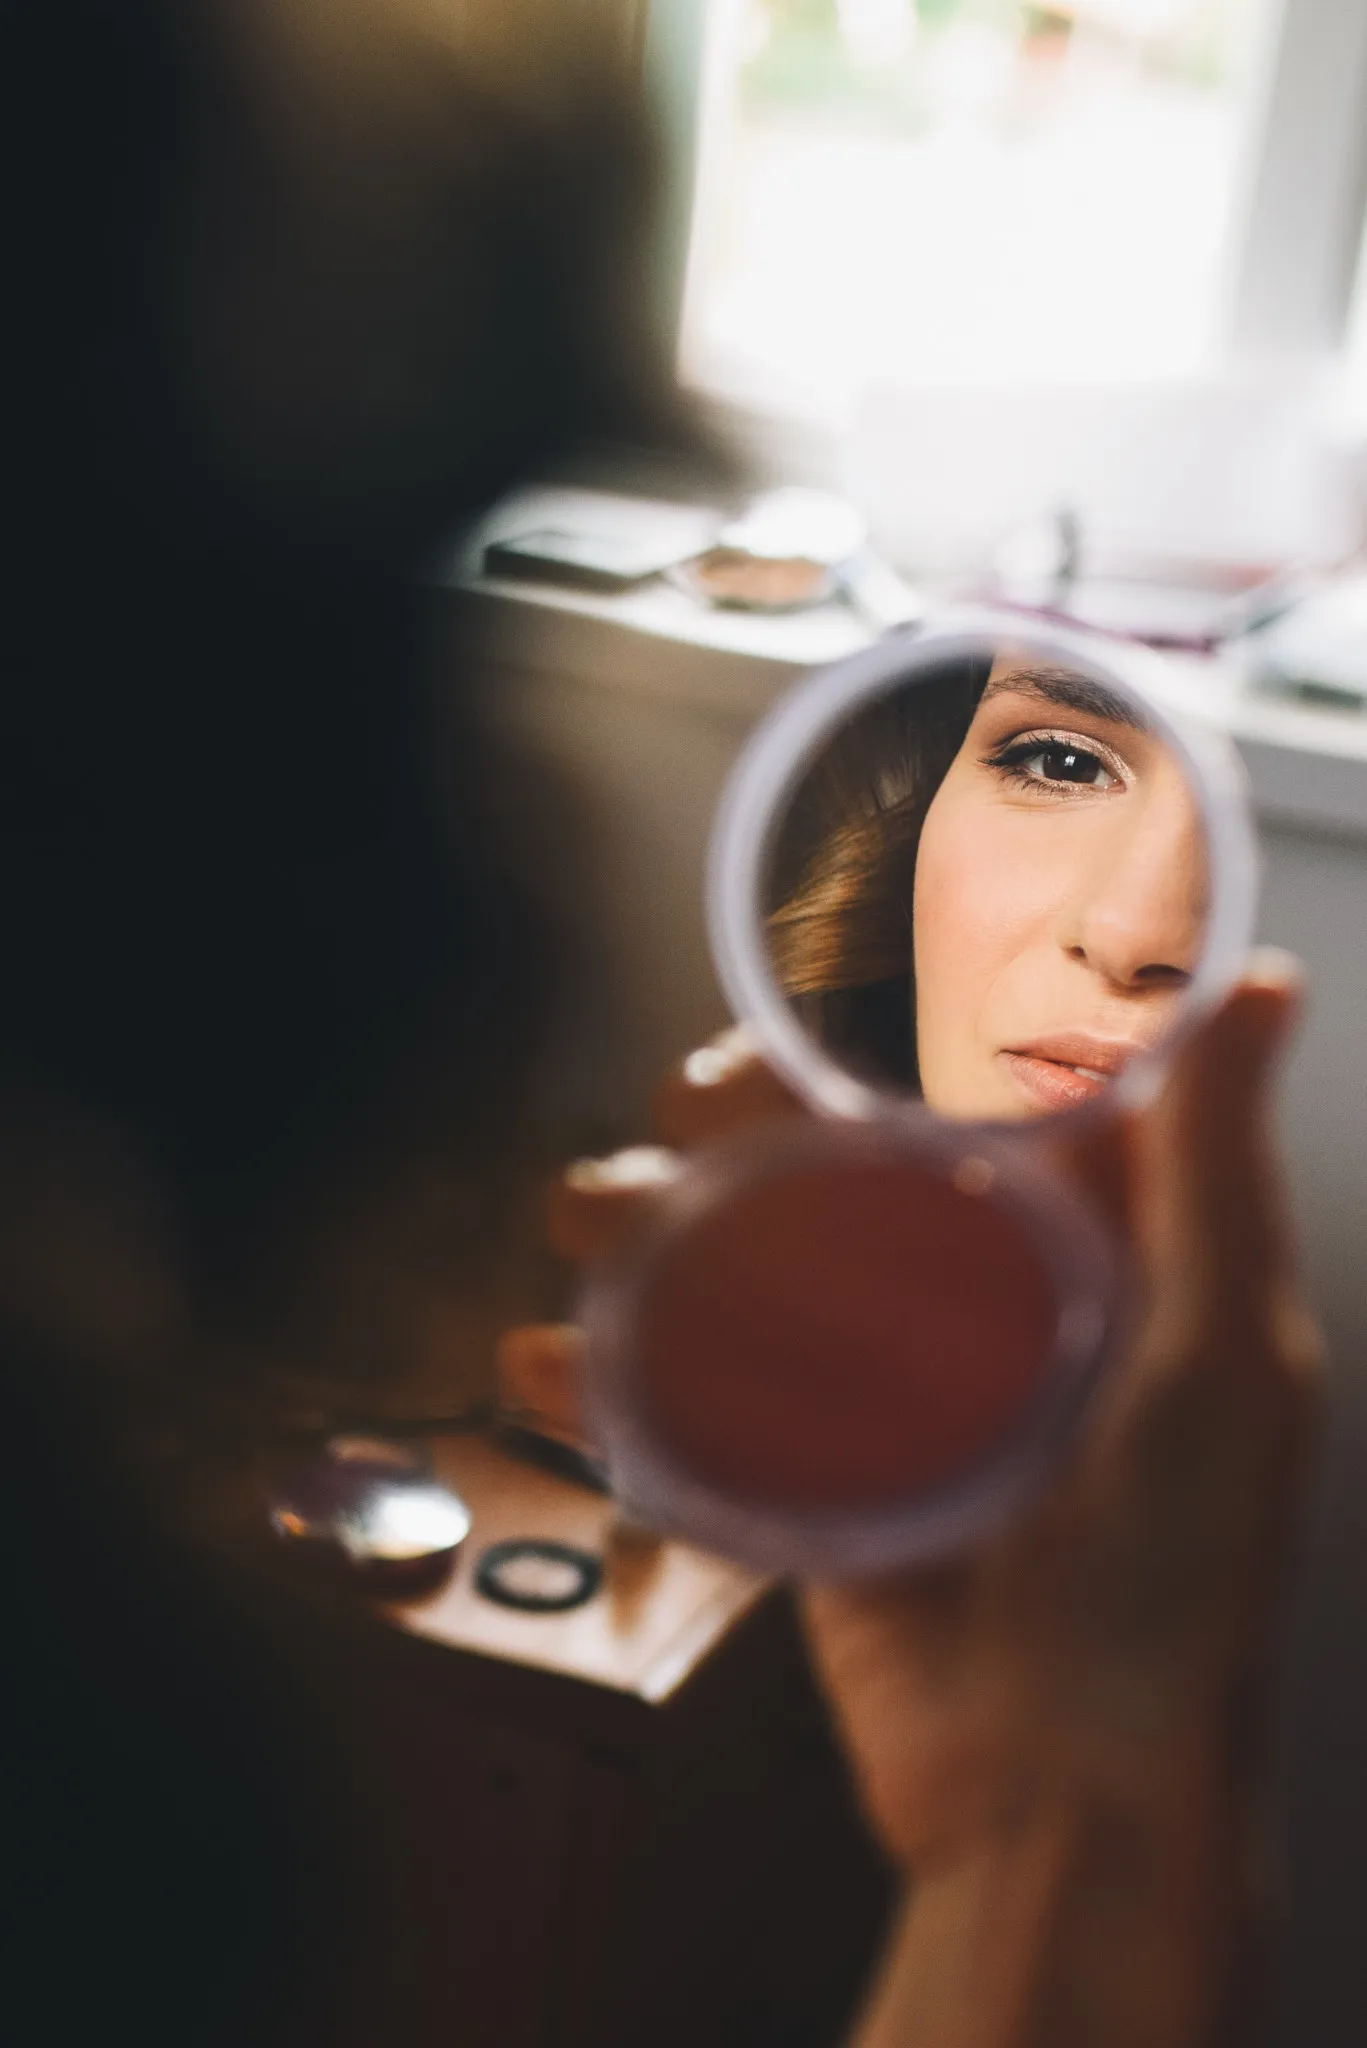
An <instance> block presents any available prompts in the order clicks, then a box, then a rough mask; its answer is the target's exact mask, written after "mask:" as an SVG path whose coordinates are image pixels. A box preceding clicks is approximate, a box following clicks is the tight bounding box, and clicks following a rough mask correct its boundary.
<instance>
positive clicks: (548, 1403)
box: [497, 1323, 584, 1438]
mask: <svg viewBox="0 0 1367 2048" xmlns="http://www.w3.org/2000/svg"><path fill="white" fill-rule="evenodd" d="M583 1362H584V1333H583V1331H582V1330H580V1329H579V1328H577V1327H576V1325H575V1324H573V1323H535V1324H532V1323H528V1324H523V1325H522V1326H521V1327H519V1328H518V1329H514V1330H505V1331H504V1332H503V1335H502V1336H501V1337H500V1338H499V1340H498V1353H497V1371H498V1400H499V1407H500V1408H501V1409H502V1410H503V1411H504V1413H505V1414H507V1415H510V1416H515V1417H516V1416H522V1417H526V1418H527V1419H528V1420H534V1421H536V1422H537V1423H538V1424H539V1425H541V1426H542V1427H548V1428H550V1429H554V1430H557V1431H559V1432H561V1433H562V1434H563V1435H565V1436H570V1437H576V1438H580V1437H582V1436H583V1434H584V1428H583V1417H582V1415H581V1413H580V1402H579V1393H580V1387H581V1385H582V1381H583Z"/></svg>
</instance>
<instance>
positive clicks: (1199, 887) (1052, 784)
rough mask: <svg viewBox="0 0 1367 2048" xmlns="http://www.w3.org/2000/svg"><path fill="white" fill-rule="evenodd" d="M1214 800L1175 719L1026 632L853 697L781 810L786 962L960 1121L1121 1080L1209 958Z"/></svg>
mask: <svg viewBox="0 0 1367 2048" xmlns="http://www.w3.org/2000/svg"><path fill="white" fill-rule="evenodd" d="M1210 869H1211V859H1210V851H1209V846H1208V843H1207V836H1206V828H1205V823H1204V812H1203V808H1202V805H1201V801H1200V799H1199V796H1198V794H1197V792H1196V790H1195V788H1194V787H1193V785H1192V780H1191V775H1190V772H1189V770H1188V768H1187V766H1186V763H1185V761H1184V759H1183V757H1182V756H1181V755H1180V754H1179V753H1178V751H1177V749H1176V747H1175V746H1174V745H1173V744H1172V741H1171V738H1170V737H1168V736H1165V733H1164V731H1163V730H1162V729H1161V721H1160V720H1159V719H1158V717H1157V716H1156V714H1155V713H1154V712H1153V710H1152V709H1151V708H1150V706H1149V705H1148V704H1147V702H1145V701H1144V700H1142V699H1141V698H1140V697H1138V696H1137V695H1135V694H1133V693H1131V692H1129V691H1128V690H1124V689H1122V688H1121V687H1119V686H1118V685H1117V683H1116V681H1115V680H1114V678H1113V677H1112V676H1111V675H1110V674H1109V672H1108V673H1107V675H1106V676H1105V678H1103V676H1102V674H1101V673H1100V672H1097V673H1093V672H1091V671H1090V670H1088V669H1087V668H1085V667H1072V666H1061V665H1058V663H1057V661H1056V660H1051V659H1047V658H1044V657H1043V656H1042V655H1041V653H1040V652H1039V651H1038V650H1036V651H1033V652H1032V650H1031V648H1030V645H1029V642H1028V637H1023V638H1022V641H1021V643H1020V644H1019V645H1015V646H1012V645H1006V644H1002V645H1000V646H998V647H997V648H996V649H995V651H987V649H986V647H984V651H983V652H982V653H981V654H964V653H962V652H960V653H958V654H954V653H946V654H945V655H944V656H943V657H942V658H941V659H940V661H939V662H938V664H932V665H930V666H929V667H926V666H922V667H921V668H920V669H919V671H913V673H912V676H911V679H910V680H908V681H904V682H901V683H893V684H892V685H890V686H888V687H886V688H883V689H882V690H881V691H880V692H879V693H878V694H877V695H875V696H873V697H871V698H866V699H865V700H864V701H862V702H861V703H859V704H857V705H855V706H853V707H852V708H851V709H849V710H848V711H847V713H846V714H845V716H844V722H843V723H839V724H837V725H836V726H835V727H834V728H833V729H832V730H830V731H829V732H828V733H827V734H826V736H825V738H824V739H823V740H822V741H821V743H820V744H819V746H818V747H817V749H816V751H815V752H813V753H812V754H810V755H809V757H808V760H807V764H806V766H805V768H804V769H803V770H802V772H801V773H800V775H799V776H798V777H797V778H796V780H795V781H794V782H793V783H792V784H791V785H790V787H789V792H788V795H787V797H786V799H785V801H784V803H783V805H782V806H781V808H780V811H779V812H778V814H777V815H776V817H775V819H774V825H773V829H772V831H771V832H770V834H769V839H768V852H767V857H766V860H765V864H764V868H763V880H762V885H761V893H762V897H763V902H762V916H763V926H764V932H765V943H766V947H767V952H768V962H769V968H770V972H771V974H772V977H773V980H774V982H775V983H776V985H777V986H778V988H779V989H781V991H782V993H783V997H784V1000H785V1002H786V1003H787V1005H788V1006H789V1009H790V1011H791V1012H792V1013H793V1015H794V1016H795V1017H796V1018H797V1019H798V1020H799V1021H800V1023H801V1026H802V1028H803V1030H804V1032H806V1033H808V1034H809V1035H810V1036H811V1037H813V1038H815V1039H816V1040H817V1041H818V1042H819V1044H820V1045H821V1047H822V1048H823V1050H824V1052H825V1054H826V1056H827V1058H829V1059H831V1060H834V1061H835V1062H836V1063H837V1064H838V1065H839V1066H840V1067H841V1068H843V1069H844V1070H845V1071H846V1072H848V1073H849V1074H851V1075H853V1076H855V1077H857V1078H858V1079H859V1080H861V1081H863V1082H865V1083H871V1084H873V1085H876V1086H877V1087H879V1088H883V1089H891V1090H897V1091H899V1092H901V1093H903V1094H910V1095H913V1096H919V1097H920V1098H922V1099H923V1100H924V1101H925V1103H926V1104H927V1106H928V1107H929V1108H931V1109H934V1110H936V1111H937V1112H939V1113H941V1114H943V1115H945V1116H950V1117H969V1118H975V1119H991V1120H1005V1121H1018V1120H1021V1119H1025V1118H1033V1117H1039V1116H1043V1115H1047V1114H1049V1113H1051V1112H1057V1111H1061V1110H1068V1109H1075V1108H1080V1107H1082V1106H1083V1105H1085V1104H1087V1103H1090V1102H1093V1101H1095V1100H1097V1099H1098V1098H1099V1097H1101V1096H1103V1095H1104V1094H1105V1092H1106V1090H1107V1089H1108V1088H1109V1087H1110V1086H1111V1085H1112V1083H1113V1082H1114V1081H1115V1079H1116V1077H1117V1076H1118V1075H1119V1074H1121V1073H1122V1072H1123V1071H1124V1070H1125V1068H1126V1067H1127V1066H1128V1065H1129V1064H1130V1063H1131V1062H1132V1061H1133V1060H1134V1059H1136V1057H1138V1056H1140V1055H1142V1054H1143V1053H1146V1052H1148V1051H1150V1050H1151V1049H1152V1048H1154V1047H1155V1046H1156V1045H1157V1044H1158V1043H1159V1042H1160V1041H1162V1040H1163V1039H1164V1038H1165V1037H1166V1036H1167V1035H1168V1033H1169V1032H1170V1030H1171V1028H1172V1025H1173V1023H1174V1020H1175V1014H1176V1012H1177V1009H1178V1006H1179V1005H1180V1004H1181V1002H1182V997H1183V993H1184V991H1185V990H1186V989H1187V988H1188V986H1189V985H1190V983H1191V980H1192V977H1193V974H1194V972H1195V970H1196V967H1197V964H1198V962H1199V960H1200V958H1201V954H1202V949H1203V946H1204V943H1205V938H1206V934H1207V927H1208V924H1209V907H1210V895H1211V889H1210Z"/></svg>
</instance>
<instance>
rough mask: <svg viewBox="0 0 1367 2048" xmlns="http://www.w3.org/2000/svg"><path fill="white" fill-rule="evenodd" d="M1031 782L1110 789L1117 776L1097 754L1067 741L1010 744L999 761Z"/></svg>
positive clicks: (1113, 785)
mask: <svg viewBox="0 0 1367 2048" xmlns="http://www.w3.org/2000/svg"><path fill="white" fill-rule="evenodd" d="M1002 765H1003V766H1004V767H1009V768H1012V769H1014V770H1015V771H1016V772H1017V773H1018V774H1021V775H1023V776H1026V777H1028V778H1029V779H1030V780H1031V781H1032V782H1064V783H1071V784H1074V785H1077V784H1083V785H1085V786H1087V787H1089V788H1092V789H1113V788H1114V787H1115V784H1116V782H1117V780H1118V778H1117V776H1116V775H1115V774H1114V773H1113V771H1112V770H1111V769H1109V768H1108V767H1107V766H1106V763H1105V762H1104V761H1103V760H1102V759H1101V757H1100V755H1099V754H1094V753H1092V752H1091V751H1090V749H1088V748H1086V747H1079V746H1076V745H1074V744H1073V743H1071V742H1070V741H1068V740H1047V741H1044V742H1040V741H1033V742H1029V743H1027V744H1026V745H1025V746H1022V747H1013V748H1012V749H1011V750H1010V752H1009V754H1008V755H1007V756H1006V758H1005V759H1004V761H1003V762H1002Z"/></svg>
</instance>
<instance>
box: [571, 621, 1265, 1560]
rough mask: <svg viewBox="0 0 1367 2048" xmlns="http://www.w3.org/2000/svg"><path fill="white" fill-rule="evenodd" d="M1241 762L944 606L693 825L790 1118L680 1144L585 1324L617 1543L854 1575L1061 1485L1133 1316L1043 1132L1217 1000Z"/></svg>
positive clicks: (1228, 932)
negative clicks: (790, 1104) (1064, 1458)
mask: <svg viewBox="0 0 1367 2048" xmlns="http://www.w3.org/2000/svg"><path fill="white" fill-rule="evenodd" d="M1255 896H1256V859H1255V848H1254V841H1253V835H1252V830H1251V825H1250V821H1249V816H1248V810H1247V804H1246V800H1245V796H1244V791H1243V784H1242V780H1241V775H1240V771H1239V766H1238V762H1237V758H1236V757H1235V756H1234V754H1233V751H1232V749H1231V747H1230V746H1229V744H1228V742H1227V740H1225V739H1224V738H1223V736H1222V735H1220V734H1218V733H1217V732H1215V731H1214V730H1213V729H1211V728H1208V727H1207V726H1205V725H1204V724H1202V723H1201V722H1200V721H1199V720H1197V719H1195V718H1193V717H1192V716H1191V715H1190V713H1189V711H1188V709H1187V708H1186V706H1185V704H1184V702H1183V701H1182V693H1181V691H1180V690H1179V687H1178V682H1177V678H1176V673H1175V671H1174V670H1173V669H1171V668H1170V667H1169V666H1168V665H1167V664H1166V663H1165V661H1164V660H1163V658H1162V657H1160V656H1158V655H1155V654H1153V653H1152V652H1150V651H1148V650H1144V649H1140V648H1137V647H1134V646H1132V645H1129V644H1127V643H1123V642H1120V641H1115V640H1108V639H1103V638H1101V637H1099V636H1091V635H1086V634H1082V633H1074V632H1071V631H1068V630H1066V629H1059V630H1055V629H1054V628H1052V627H1050V628H1048V629H1047V630H1041V629H1039V627H1038V626H1037V625H1036V624H1035V623H1034V622H1030V621H1023V620H1022V619H1021V618H1020V617H1019V616H1016V615H1012V614H1011V613H1008V612H993V611H987V610H975V611H964V612H959V613H953V614H947V615H945V616H944V617H943V618H941V619H940V620H939V621H937V622H935V623H933V624H931V625H928V626H925V627H923V628H921V629H919V630H917V631H914V632H911V633H902V634H896V635H893V636H891V637H889V638H887V639H885V640H883V641H881V642H879V643H878V644H877V645H875V646H873V647H871V648H869V649H867V650H866V651H865V652H863V653H861V654H859V655H857V656H855V657H853V658H852V659H850V660H848V661H845V662H843V663H841V664H839V665H838V666H837V667H835V668H832V669H828V670H825V671H823V672H821V673H819V674H816V675H814V676H812V677H809V678H808V679H806V680H804V681H803V682H801V683H799V684H798V685H797V686H796V687H795V688H794V689H793V690H792V691H791V692H790V693H789V694H788V695H787V696H786V697H785V698H783V699H782V700H781V701H780V702H779V704H778V705H777V706H776V707H775V709H774V710H773V711H772V712H771V714H770V715H769V716H768V718H767V719H765V721H764V722H763V723H762V724H761V725H760V727H759V728H758V729H757V730H756V732H755V733H754V735H753V737H752V738H751V740H750V742H749V744H748V745H747V747H746V749H745V750H744V752H743V754H742V755H741V758H740V760H739V761H738V763H737V765H736V767H735V770H734V772H733V774H732V777H731V780H730V782H729V784H728V787H727V789H726V791H725V793H724V796H723V799H722V802H721V805H720V808H719V811H718V814H717V818H716V821H715V826H714V831H713V839H712V846H711V850H710V872H709V878H708V906H707V907H708V919H709V926H710V932H711V939H712V947H713V953H714V957H715V960H716V965H717V969H718V973H719V975H720V978H721V981H722V985H723V987H724V989H725V991H726V993H727V995H728V997H729V999H730V1002H731V1004H732V1007H733V1009H734V1011H735V1013H736V1015H737V1017H739V1018H740V1019H742V1020H744V1022H745V1023H746V1024H747V1025H748V1026H749V1027H750V1031H751V1033H752V1035H753V1037H754V1040H755V1041H756V1043H757V1045H758V1047H759V1048H760V1050H761V1051H762V1053H763V1055H764V1057H765V1058H766V1059H767V1060H768V1061H769V1062H770V1064H771V1065H772V1066H773V1067H774V1068H775V1069H776V1071H777V1072H778V1073H779V1075H780V1076H781V1077H782V1078H783V1079H784V1081H785V1082H786V1083H787V1084H788V1086H789V1088H790V1089H791V1090H792V1091H793V1092H794V1094H795V1095H796V1096H797V1097H798V1098H799V1099H800V1101H801V1102H802V1103H803V1104H805V1106H806V1107H807V1108H808V1109H809V1110H810V1112H811V1114H810V1116H807V1117H791V1116H790V1117H782V1118H776V1119H774V1120H773V1121H772V1122H770V1123H768V1124H767V1125H760V1126H757V1127H751V1128H749V1129H747V1130H745V1131H744V1132H741V1133H738V1134H737V1135H735V1136H733V1137H731V1138H729V1139H726V1140H722V1141H720V1142H717V1143H715V1144H712V1145H710V1146H707V1147H704V1148H702V1149H700V1150H699V1151H698V1152H697V1153H695V1154H690V1155H689V1158H688V1161H687V1163H686V1165H685V1167H684V1170H683V1171H682V1173H681V1174H680V1175H679V1177H678V1178H677V1179H676V1180H674V1181H672V1182H671V1183H669V1184H668V1185H667V1186H666V1187H665V1188H664V1189H663V1190H662V1191H661V1192H660V1195H659V1197H658V1200H657V1201H656V1202H655V1204H654V1205H653V1211H652V1216H653V1220H652V1221H651V1223H650V1225H649V1226H648V1228H647V1230H646V1232H645V1234H644V1235H643V1236H642V1237H641V1238H640V1239H638V1240H637V1241H636V1242H635V1243H634V1244H633V1245H632V1247H631V1249H630V1252H629V1253H628V1254H627V1255H625V1256H623V1257H621V1258H619V1259H618V1260H617V1261H615V1262H613V1263H610V1264H606V1265H604V1266H603V1267H601V1268H599V1269H598V1270H597V1271H596V1272H594V1273H593V1274H592V1275H591V1277H590V1280H589V1283H588V1286H587V1289H586V1296H585V1300H584V1304H583V1322H584V1327H585V1331H586V1338H587V1352H588V1385H587V1406H588V1410H589V1414H590V1418H591V1422H592V1425H593V1428H594V1432H595V1439H596V1441H597V1442H598V1443H599V1445H600V1446H601V1447H602V1449H603V1451H604V1455H605V1457H606V1461H607V1465H608V1469H609V1472H610V1475H611V1480H612V1485H613V1489H614V1491H615V1492H616V1493H617V1495H618V1496H619V1498H620V1499H621V1500H622V1501H623V1503H624V1505H625V1507H626V1509H627V1511H628V1512H629V1513H630V1514H631V1515H632V1516H633V1517H634V1518H635V1519H636V1520H638V1521H640V1522H642V1523H645V1524H647V1525H648V1526H653V1527H655V1528H657V1529H660V1530H662V1531H664V1532H668V1533H671V1534H677V1535H683V1536H686V1537H689V1538H691V1539H692V1540H694V1541H696V1542H698V1543H701V1544H704V1545H706V1546H709V1547H712V1548H715V1549H719V1550H722V1551H724V1552H727V1553H728V1554H730V1555H732V1556H735V1557H737V1558H739V1559H741V1560H743V1561H746V1562H748V1563H752V1564H755V1565H758V1566H760V1567H762V1568H764V1569H769V1570H776V1571H781V1572H800V1573H803V1574H809V1575H815V1576H835V1577H838V1576H842V1575H848V1574H855V1573H863V1572H873V1571H880V1570H885V1569H889V1568H894V1567H896V1566H898V1565H902V1564H907V1563H911V1562H913V1561H915V1560H919V1559H923V1558H929V1557H933V1556H936V1555H942V1554H945V1553H947V1552H949V1551H952V1550H954V1549H956V1548H958V1547H961V1546H963V1545H965V1544H969V1543H971V1542H973V1541H975V1540H976V1539H978V1538H979V1537H981V1536H982V1535H984V1534H985V1533H987V1532H988V1531H989V1530H991V1529H992V1528H993V1527H995V1526H997V1525H998V1524H999V1523H1000V1522H1001V1521H1002V1520H1003V1519H1004V1518H1005V1517H1006V1516H1007V1515H1009V1514H1010V1513H1011V1512H1012V1510H1013V1509H1014V1508H1015V1507H1017V1506H1018V1505H1019V1504H1020V1503H1021V1502H1022V1501H1023V1500H1024V1499H1026V1498H1027V1497H1028V1496H1029V1494H1030V1493H1031V1492H1032V1491H1033V1490H1035V1489H1036V1488H1038V1487H1039V1486H1040V1485H1041V1483H1042V1482H1043V1481H1044V1479H1045V1478H1046V1477H1047V1475H1048V1473H1049V1471H1050V1470H1051V1468H1052V1466H1053V1464H1054V1462H1055V1461H1056V1459H1057V1458H1058V1456H1059V1454H1060V1452H1061V1451H1062V1449H1063V1447H1064V1446H1065V1445H1066V1443H1067V1441H1068V1439H1069V1436H1070V1433H1071V1432H1072V1430H1073V1429H1074V1427H1075V1425H1076V1423H1077V1420H1078V1418H1079V1416H1080V1414H1081V1413H1082V1411H1083V1409H1084V1407H1085V1405H1086V1403H1087V1401H1088V1398H1089V1396H1090V1395H1091V1393H1092V1391H1093V1390H1094V1388H1095V1387H1096V1385H1097V1383H1098V1380H1099V1379H1100V1378H1101V1377H1102V1376H1103V1375H1104V1373H1105V1371H1106V1369H1107V1365H1108V1362H1109V1361H1110V1360H1111V1359H1112V1358H1113V1357H1114V1356H1115V1355H1116V1353H1117V1350H1118V1346H1119V1342H1120V1339H1121V1338H1122V1337H1123V1334H1124V1331H1125V1327H1126V1321H1127V1311H1128V1289H1127V1261H1126V1251H1125V1247H1124V1246H1123V1245H1122V1244H1120V1243H1118V1242H1117V1241H1116V1240H1115V1238H1114V1236H1113V1234H1112V1233H1111V1231H1110V1230H1109V1228H1108V1227H1107V1224H1106V1223H1105V1221H1104V1219H1103V1218H1102V1217H1101V1216H1100V1214H1098V1213H1097V1212H1096V1211H1095V1209H1094V1208H1093V1207H1092V1206H1091V1205H1090V1204H1089V1202H1088V1201H1087V1199H1086V1197H1085V1195H1084V1193H1083V1191H1082V1189H1081V1186H1080V1184H1079V1183H1078V1182H1077V1181H1076V1180H1075V1179H1074V1177H1073V1176H1072V1175H1071V1174H1070V1172H1069V1170H1068V1167H1067V1160H1066V1147H1063V1146H1061V1145H1060V1144H1059V1142H1058V1141H1059V1140H1060V1139H1062V1138H1068V1137H1073V1136H1078V1135H1081V1134H1083V1133H1085V1132H1086V1131H1087V1129H1088V1128H1089V1127H1091V1126H1094V1125H1095V1124H1096V1123H1098V1122H1099V1121H1100V1120H1103V1119H1106V1118H1110V1117H1114V1116H1115V1115H1117V1114H1118V1113H1121V1112H1123V1111H1126V1110H1129V1109H1133V1108H1134V1107H1136V1106H1138V1105H1140V1104H1141V1103H1143V1102H1144V1101H1145V1100H1146V1099H1147V1098H1148V1097H1149V1096H1150V1095H1151V1094H1152V1092H1153V1091H1154V1090H1155V1089H1156V1088H1157V1087H1158V1086H1159V1085H1160V1083H1161V1079H1162V1076H1163V1072H1164V1068H1165V1064H1166V1062H1167V1060H1168V1058H1169V1056H1170V1054H1171V1051H1172V1048H1173V1047H1174V1045H1175V1044H1176V1043H1177V1042H1178V1040H1179V1039H1180V1037H1181V1036H1182V1034H1183V1032H1184V1031H1186V1030H1188V1029H1189V1028H1190V1026H1191V1023H1192V1021H1193V1020H1194V1019H1195V1018H1196V1017H1198V1016H1199V1015H1200V1014H1201V1013H1202V1012H1203V1011H1204V1010H1206V1009H1207V1008H1209V1007H1210V1006H1211V1005H1212V1004H1213V1003H1214V1002H1216V1001H1217V1000H1218V999H1219V997H1220V996H1221V995H1222V994H1223V992H1224V991H1225V990H1226V989H1227V988H1228V986H1229V985H1230V983H1231V982H1232V980H1233V979H1234V977H1235V976H1236V974H1237V973H1238V971H1239V968H1240V965H1241V963H1242V961H1243V958H1244V956H1245V953H1246V950H1247V947H1248V944H1249V941H1250V936H1251V931H1252V923H1253V915H1254V908H1255Z"/></svg>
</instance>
